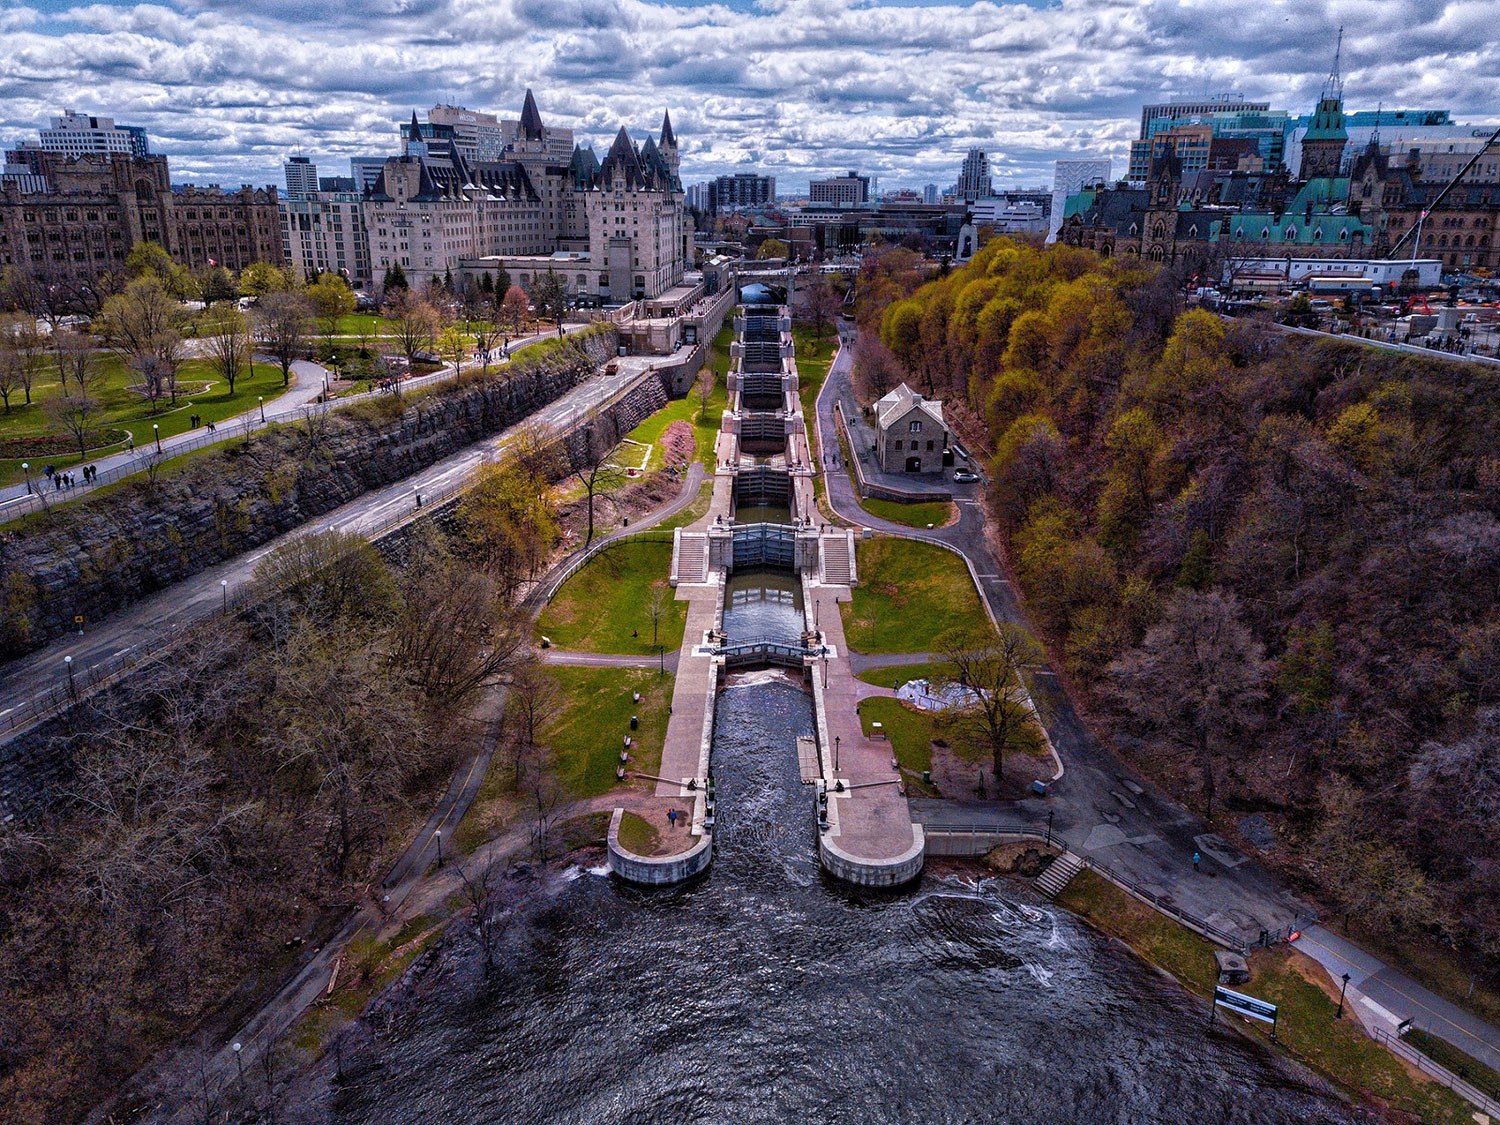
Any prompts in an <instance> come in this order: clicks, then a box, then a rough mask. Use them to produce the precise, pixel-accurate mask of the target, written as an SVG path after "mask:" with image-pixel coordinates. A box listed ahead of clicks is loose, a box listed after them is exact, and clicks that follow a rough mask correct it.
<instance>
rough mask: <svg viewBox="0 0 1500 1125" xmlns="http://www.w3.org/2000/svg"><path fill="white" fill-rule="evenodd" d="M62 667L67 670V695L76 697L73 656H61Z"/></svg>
mask: <svg viewBox="0 0 1500 1125" xmlns="http://www.w3.org/2000/svg"><path fill="white" fill-rule="evenodd" d="M63 667H65V668H67V670H68V695H69V696H70V697H72V698H74V699H77V698H78V689H77V688H76V687H75V686H74V685H73V658H72V657H71V656H65V657H63Z"/></svg>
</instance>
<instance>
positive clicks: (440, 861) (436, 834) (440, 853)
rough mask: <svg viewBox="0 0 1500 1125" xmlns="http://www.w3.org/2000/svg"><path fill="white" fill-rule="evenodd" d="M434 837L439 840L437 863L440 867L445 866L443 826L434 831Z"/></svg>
mask: <svg viewBox="0 0 1500 1125" xmlns="http://www.w3.org/2000/svg"><path fill="white" fill-rule="evenodd" d="M432 838H433V839H434V840H436V841H437V849H438V864H437V865H438V866H439V867H441V866H443V830H442V829H441V828H436V829H434V830H433V833H432Z"/></svg>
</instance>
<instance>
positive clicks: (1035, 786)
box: [1031, 781, 1047, 797]
mask: <svg viewBox="0 0 1500 1125" xmlns="http://www.w3.org/2000/svg"><path fill="white" fill-rule="evenodd" d="M1031 791H1032V792H1033V793H1035V794H1036V795H1037V796H1038V797H1045V796H1046V795H1047V783H1046V782H1045V781H1033V782H1032V783H1031Z"/></svg>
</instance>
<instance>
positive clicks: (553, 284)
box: [531, 269, 568, 330]
mask: <svg viewBox="0 0 1500 1125" xmlns="http://www.w3.org/2000/svg"><path fill="white" fill-rule="evenodd" d="M531 297H532V300H533V301H535V302H536V311H537V315H538V316H542V317H546V318H547V319H548V320H553V321H556V322H557V326H558V328H559V330H560V329H561V328H562V318H563V314H564V313H566V312H567V311H568V287H567V284H566V283H565V282H564V281H563V279H562V278H561V277H559V276H558V275H557V273H556V272H555V271H553V270H550V269H549V270H548V271H547V272H546V273H541V274H537V277H536V280H535V281H533V282H532V283H531Z"/></svg>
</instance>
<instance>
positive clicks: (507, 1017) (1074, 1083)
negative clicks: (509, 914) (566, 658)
mask: <svg viewBox="0 0 1500 1125" xmlns="http://www.w3.org/2000/svg"><path fill="white" fill-rule="evenodd" d="M811 727H812V716H811V711H810V707H809V704H808V701H807V697H806V696H805V694H804V693H803V692H802V690H801V689H800V687H798V686H797V685H795V684H793V683H791V682H789V681H787V680H785V679H782V678H780V677H779V676H777V675H775V674H771V673H764V674H754V675H751V676H747V677H743V678H737V679H736V680H735V681H733V682H732V683H731V686H730V687H728V688H727V689H726V690H725V691H724V693H723V694H722V696H721V699H720V703H719V712H718V727H717V729H718V732H719V733H718V737H717V741H716V743H715V750H714V754H715V757H714V766H715V772H716V775H717V777H718V780H719V824H720V830H719V832H718V834H717V837H716V840H715V851H716V859H715V862H714V866H713V868H712V870H711V872H710V873H709V875H708V876H707V877H706V878H705V879H703V880H702V881H700V882H698V883H696V884H694V885H693V886H690V887H687V888H679V889H676V890H665V891H655V892H650V891H643V890H638V889H633V888H630V887H626V886H624V885H622V884H619V883H617V882H615V881H613V880H612V879H611V878H609V877H607V876H603V875H600V874H587V873H585V874H582V875H581V877H578V878H575V879H574V880H573V881H572V882H569V883H567V884H565V885H564V886H563V887H562V888H561V889H560V890H557V891H555V892H554V893H552V894H551V895H544V896H539V901H538V902H536V903H535V904H533V905H532V906H531V907H530V908H528V909H526V910H525V911H523V916H522V917H521V918H520V919H519V920H518V921H517V922H516V923H515V924H514V925H513V926H512V927H511V928H510V930H509V931H508V932H507V935H506V939H505V943H504V948H503V960H504V965H503V968H502V970H501V972H500V973H499V974H497V976H496V977H495V978H493V979H492V980H490V981H488V982H486V981H483V980H482V978H481V976H480V974H479V973H478V972H477V971H473V970H472V968H470V969H465V968H464V967H462V966H455V965H454V963H453V961H452V959H449V960H448V961H446V962H445V967H444V968H442V969H440V970H435V971H433V972H432V973H430V974H429V975H428V978H427V979H425V980H423V981H422V982H420V983H419V985H418V986H417V988H416V990H415V993H414V995H413V997H412V998H411V1000H410V1001H409V1002H408V1003H407V1004H406V1005H405V1008H404V1010H403V1014H402V1015H401V1016H400V1017H399V1018H397V1019H396V1020H395V1021H394V1023H393V1025H392V1026H391V1028H390V1029H389V1030H388V1031H386V1032H384V1033H383V1034H381V1035H380V1036H378V1037H376V1038H374V1039H373V1040H370V1041H368V1042H367V1043H366V1044H365V1045H364V1046H363V1047H360V1048H359V1049H357V1050H355V1051H353V1052H352V1053H351V1052H346V1053H345V1059H344V1069H345V1072H346V1074H347V1075H348V1084H347V1085H346V1086H345V1088H344V1089H343V1091H342V1092H341V1093H339V1094H338V1095H337V1096H335V1097H334V1098H333V1099H332V1100H331V1101H329V1102H324V1105H325V1106H327V1107H328V1108H329V1116H330V1117H331V1118H332V1119H334V1120H339V1121H350V1122H355V1121H358V1122H364V1121H381V1122H493V1121H504V1122H510V1121H516V1122H532V1121H545V1122H648V1121H649V1122H658V1121H662V1122H684V1121H693V1122H698V1121H702V1122H779V1121H796V1122H838V1123H842V1122H849V1123H855V1122H913V1123H916V1122H923V1123H927V1122H1048V1123H1052V1122H1062V1123H1068V1122H1158V1121H1160V1122H1193V1123H1197V1122H1287V1121H1299V1122H1324V1121H1328V1122H1338V1121H1349V1120H1353V1118H1352V1117H1351V1116H1349V1111H1348V1110H1346V1109H1345V1108H1344V1107H1343V1106H1342V1105H1341V1104H1340V1103H1339V1101H1338V1100H1337V1099H1336V1098H1335V1097H1333V1096H1332V1095H1330V1094H1328V1093H1326V1092H1324V1091H1322V1090H1321V1089H1319V1088H1317V1087H1315V1086H1313V1085H1311V1084H1310V1082H1311V1080H1310V1079H1307V1078H1306V1077H1305V1076H1304V1075H1302V1074H1301V1073H1300V1072H1297V1071H1296V1070H1295V1069H1294V1068H1293V1067H1291V1066H1290V1065H1289V1064H1287V1063H1285V1062H1284V1061H1282V1060H1281V1059H1279V1058H1278V1057H1277V1056H1275V1055H1273V1054H1271V1053H1270V1052H1268V1051H1267V1050H1265V1049H1264V1048H1263V1047H1262V1046H1261V1045H1260V1044H1258V1043H1254V1042H1249V1041H1246V1040H1243V1039H1240V1038H1238V1037H1236V1036H1230V1035H1225V1034H1224V1033H1222V1032H1220V1033H1214V1034H1210V1033H1208V1032H1207V1031H1206V1029H1205V1015H1204V1010H1203V1006H1202V1004H1201V1003H1200V1002H1197V1001H1190V1000H1188V999H1187V998H1185V996H1184V994H1183V993H1182V992H1180V991H1179V990H1178V989H1177V988H1176V987H1175V986H1172V985H1171V984H1170V983H1169V982H1166V981H1165V980H1163V978H1161V977H1160V976H1159V975H1158V974H1156V973H1155V972H1153V971H1152V970H1150V969H1148V968H1146V967H1145V966H1143V965H1141V964H1140V963H1139V962H1137V961H1136V960H1135V959H1134V958H1132V957H1130V956H1129V955H1128V954H1126V953H1124V952H1122V951H1121V950H1119V949H1118V948H1117V947H1115V946H1112V945H1110V944H1108V943H1106V942H1105V941H1104V940H1102V939H1101V938H1099V937H1098V936H1097V935H1096V934H1094V933H1093V932H1092V931H1090V930H1089V929H1087V928H1086V927H1085V926H1084V925H1083V924H1082V923H1081V922H1078V921H1076V920H1074V919H1073V918H1072V917H1071V916H1070V915H1068V914H1066V913H1065V912H1063V911H1061V910H1058V909H1055V908H1053V907H1051V906H1041V905H1037V904H1034V903H1031V902H1028V901H1022V898H1021V892H1018V891H1017V890H1016V889H1015V888H1013V887H1011V886H1009V885H1005V884H999V883H994V882H988V881H979V882H974V881H970V880H964V879H956V878H946V879H943V878H933V877H931V876H929V877H926V878H924V880H923V882H922V883H921V884H920V885H919V886H918V887H917V888H916V889H915V890H908V891H905V892H901V893H877V892H869V891H859V890H855V889H853V888H849V887H846V886H843V885H841V884H836V883H833V882H831V881H829V880H828V879H827V878H826V877H824V876H823V875H822V874H821V873H820V872H819V870H818V868H817V864H816V861H815V859H814V852H813V844H814V841H813V839H812V835H811V830H812V829H811V826H812V823H813V812H812V808H813V806H812V800H813V798H812V793H811V790H810V789H809V788H807V787H805V786H803V785H801V784H800V783H799V781H798V778H797V767H796V761H795V753H794V751H793V748H792V747H793V740H794V738H795V737H796V736H797V735H798V734H806V733H810V731H811ZM474 960H477V955H475V957H474V958H471V959H470V965H471V966H472V964H473V961H474Z"/></svg>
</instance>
